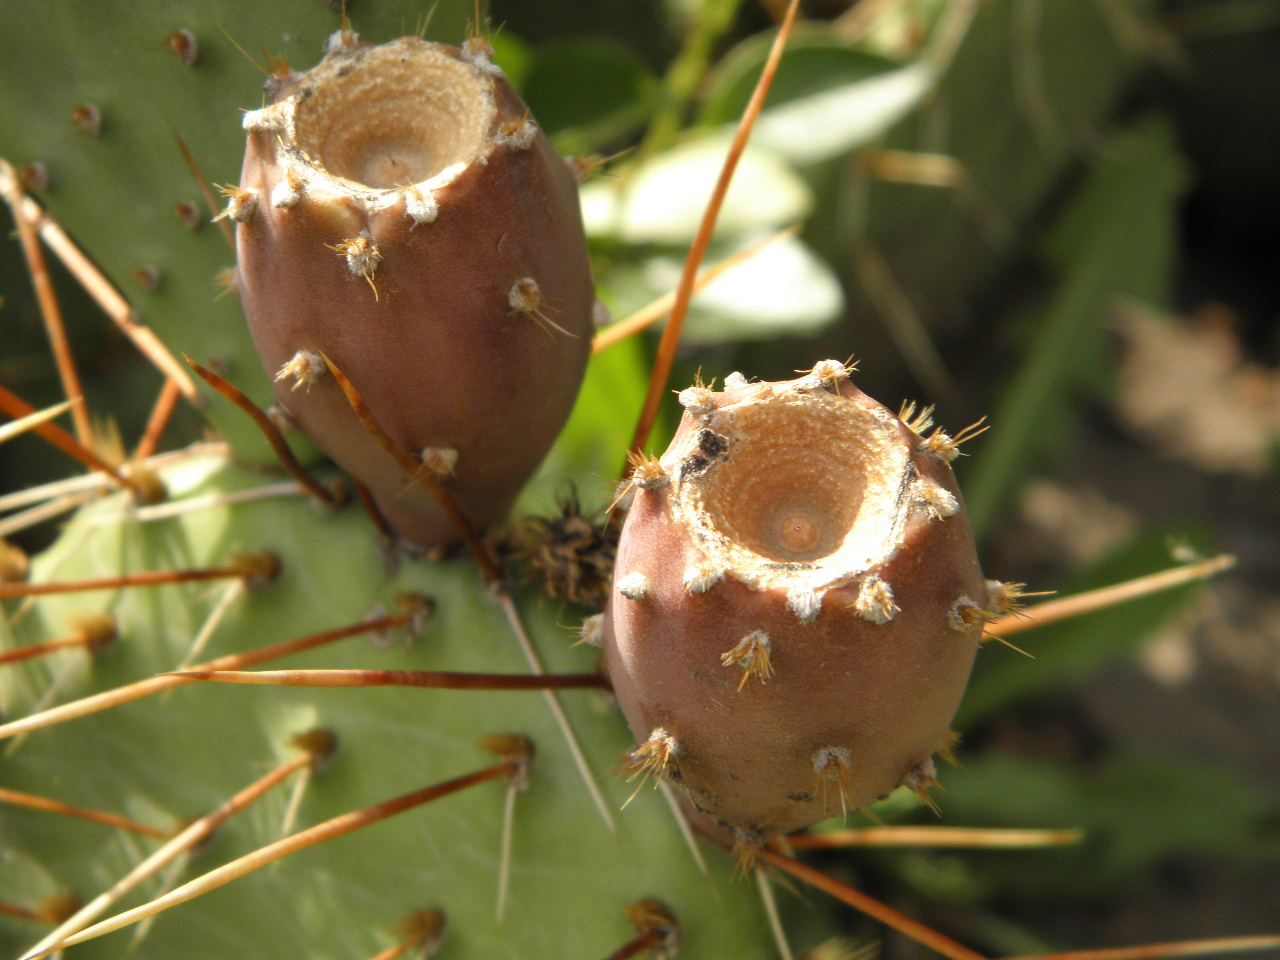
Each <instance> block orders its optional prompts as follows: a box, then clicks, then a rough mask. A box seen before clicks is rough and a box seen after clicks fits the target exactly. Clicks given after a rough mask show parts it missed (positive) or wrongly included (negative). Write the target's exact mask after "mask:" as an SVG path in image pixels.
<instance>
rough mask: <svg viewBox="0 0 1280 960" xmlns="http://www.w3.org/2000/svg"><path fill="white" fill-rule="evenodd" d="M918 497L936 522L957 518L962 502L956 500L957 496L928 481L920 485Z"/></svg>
mask: <svg viewBox="0 0 1280 960" xmlns="http://www.w3.org/2000/svg"><path fill="white" fill-rule="evenodd" d="M917 496H918V498H919V500H920V502H921V503H923V504H924V508H925V510H926V511H928V513H929V516H930V517H931V518H932V519H934V520H945V519H946V518H947V517H951V516H955V514H956V511H958V510H959V509H960V501H959V500H957V499H956V497H955V494H953V493H952V492H951V491H950V490H947V489H944V488H943V487H941V486H939V485H938V484H936V483H933V482H931V481H928V480H926V481H924V482H923V483H921V484H920V488H919V490H918V492H917Z"/></svg>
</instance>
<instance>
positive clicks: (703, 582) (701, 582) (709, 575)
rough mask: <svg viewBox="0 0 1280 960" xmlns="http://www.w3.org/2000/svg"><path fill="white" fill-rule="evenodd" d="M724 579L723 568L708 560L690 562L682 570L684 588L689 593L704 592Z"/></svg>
mask: <svg viewBox="0 0 1280 960" xmlns="http://www.w3.org/2000/svg"><path fill="white" fill-rule="evenodd" d="M723 579H724V569H723V568H722V567H720V566H717V565H716V564H714V563H712V562H711V561H709V560H702V561H700V562H698V563H695V564H691V565H690V566H688V567H686V568H685V571H684V588H685V590H687V591H688V592H689V593H706V592H707V591H708V590H710V589H711V588H712V587H714V586H715V585H716V584H717V583H719V582H720V581H721V580H723Z"/></svg>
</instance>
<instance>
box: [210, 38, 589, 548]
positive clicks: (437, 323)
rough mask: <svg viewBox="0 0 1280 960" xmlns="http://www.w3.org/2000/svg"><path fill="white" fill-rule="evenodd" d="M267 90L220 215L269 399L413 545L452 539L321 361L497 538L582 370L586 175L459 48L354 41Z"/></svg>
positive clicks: (334, 44) (482, 61) (501, 83)
mask: <svg viewBox="0 0 1280 960" xmlns="http://www.w3.org/2000/svg"><path fill="white" fill-rule="evenodd" d="M274 85H275V86H276V87H278V89H276V90H275V91H274V97H275V100H274V102H273V103H272V104H270V105H269V106H266V107H264V108H263V109H261V110H255V111H252V112H250V113H249V114H247V115H246V116H245V120H244V126H245V129H246V130H247V131H248V148H247V151H246V154H245V161H244V169H243V172H242V175H241V182H240V186H239V187H235V188H231V189H230V190H229V191H228V196H229V204H228V207H227V216H228V217H230V218H231V219H233V220H235V221H236V222H237V224H238V226H237V231H236V234H237V254H238V259H239V272H240V293H241V299H242V301H243V303H244V308H245V313H246V315H247V317H248V320H249V325H250V328H251V330H252V333H253V338H254V341H255V343H256V345H257V347H258V351H259V353H260V354H261V355H262V360H263V363H264V365H265V366H266V368H267V371H268V373H269V374H270V375H271V376H273V377H275V378H276V395H277V397H278V399H279V401H280V403H281V404H282V405H283V406H284V407H285V408H286V409H287V410H288V411H289V412H290V413H291V414H292V415H293V417H294V418H295V420H296V421H297V423H298V425H299V426H300V427H301V428H302V430H303V431H304V432H305V433H306V434H307V435H308V436H310V437H311V438H312V439H313V440H314V441H315V442H316V443H317V444H318V445H319V446H320V447H321V448H322V449H323V450H324V451H325V452H326V453H328V454H329V455H330V456H332V457H333V459H335V460H336V461H337V462H338V463H339V464H341V465H342V466H343V467H344V468H345V469H347V470H348V471H349V472H351V473H352V474H353V475H354V476H356V477H357V478H358V479H360V480H362V481H363V482H364V483H365V484H366V485H367V486H368V487H369V488H370V489H371V491H372V492H373V495H374V497H375V499H376V500H377V502H378V505H379V507H380V508H381V509H382V511H383V512H384V514H385V515H386V517H387V519H388V520H389V521H390V523H391V525H392V526H393V527H394V528H395V529H396V530H397V531H398V532H399V533H400V534H402V535H403V536H405V537H408V538H409V539H410V540H413V541H416V542H418V543H419V544H423V545H433V544H442V543H447V542H450V541H452V540H455V539H456V538H457V531H456V530H455V529H454V527H453V526H452V524H451V523H450V521H449V519H448V517H447V516H446V515H445V514H444V513H443V512H442V511H441V510H440V509H439V507H438V506H437V505H436V504H435V502H434V501H433V500H432V499H431V498H430V497H429V496H428V495H427V494H426V493H425V492H423V491H422V490H419V489H417V488H416V487H414V485H413V482H412V478H411V477H410V476H408V475H406V474H405V472H404V471H403V470H401V469H400V468H399V467H398V466H397V465H396V464H395V462H394V461H393V460H392V459H391V458H390V457H389V456H388V455H387V454H386V453H384V452H383V450H382V449H381V448H380V447H379V446H378V444H377V443H376V442H375V440H374V439H373V438H372V437H370V436H369V435H368V434H367V433H366V431H365V429H364V427H363V426H362V424H361V423H360V421H359V420H358V419H357V417H356V416H355V415H354V414H353V413H352V411H351V410H350V408H349V407H348V403H347V400H346V399H345V398H344V396H343V393H342V391H341V390H340V389H339V387H338V385H337V384H336V383H335V382H334V380H333V378H332V377H329V376H327V375H326V366H325V364H324V362H323V360H322V357H321V355H322V354H323V355H325V356H328V357H329V358H331V359H332V360H333V361H334V363H335V364H336V365H337V366H338V368H339V369H341V370H342V371H343V372H344V373H345V374H346V375H347V376H348V377H349V378H350V379H351V381H352V382H353V383H354V384H355V386H356V388H357V389H358V390H359V391H360V392H361V394H362V395H363V397H364V399H365V400H366V402H367V403H368V405H369V407H370V409H371V411H372V413H373V415H374V417H375V418H376V419H377V420H378V422H379V423H380V424H381V425H382V426H383V427H384V428H385V429H386V430H387V432H388V433H389V434H390V435H391V436H392V438H393V439H394V440H395V441H396V442H397V443H398V444H400V445H401V446H402V447H404V448H405V449H406V450H409V451H411V452H412V453H413V454H414V455H415V456H423V457H424V469H429V470H431V471H432V472H434V473H437V474H442V475H443V474H447V475H448V476H449V477H450V479H449V480H448V485H449V486H450V487H451V488H452V490H453V492H454V495H455V497H456V498H457V500H458V502H459V504H460V506H461V508H462V510H463V512H464V513H465V514H466V515H467V517H468V519H469V520H470V521H471V523H472V524H474V525H475V526H476V527H480V528H483V527H486V526H488V525H489V524H491V523H492V522H494V521H495V520H498V519H500V518H501V517H502V516H503V515H504V514H505V513H506V510H507V508H508V507H509V506H510V504H511V501H512V500H513V499H514V497H515V495H516V493H517V491H518V490H519V488H520V487H521V485H522V484H523V483H524V480H525V479H526V478H527V477H528V475H529V474H530V473H532V471H533V470H534V468H535V467H536V466H537V464H538V463H539V462H540V461H541V459H542V457H543V455H544V454H545V453H546V451H547V449H548V448H549V447H550V445H551V443H552V441H553V440H554V439H555V437H556V435H557V433H558V432H559V430H560V428H561V426H562V425H563V423H564V420H565V419H566V418H567V416H568V414H569V410H570V408H571V407H572V405H573V401H574V398H575V396H576V394H577V390H578V386H579V384H580V382H581V379H582V375H583V371H584V369H585V365H586V360H587V355H588V351H589V348H590V340H591V337H590V333H591V330H592V320H591V317H592V309H593V306H594V303H595V297H594V288H593V285H592V280H591V275H590V271H589V266H588V262H587V251H586V243H585V240H584V238H583V232H582V224H581V217H580V214H579V211H578V200H577V186H576V183H575V181H574V178H573V174H572V173H571V172H570V170H569V169H568V167H567V165H566V164H565V163H564V161H563V160H562V159H561V158H560V157H559V156H558V155H557V154H556V153H555V152H554V151H553V150H552V148H551V146H550V144H549V143H548V141H547V139H546V137H545V136H544V135H543V133H542V132H541V130H540V129H539V128H538V126H537V125H536V124H535V123H534V122H533V121H532V120H531V119H530V118H529V113H528V110H527V109H526V108H525V106H524V104H523V103H522V102H521V101H520V99H519V97H518V96H517V95H516V93H515V92H514V91H513V90H512V88H511V86H510V85H509V84H508V83H507V81H506V79H505V78H504V77H503V76H502V74H501V71H500V70H498V69H497V68H495V67H494V66H493V65H492V64H491V63H489V61H488V60H487V59H486V58H484V57H480V56H476V55H465V54H464V53H463V52H461V51H459V50H457V49H456V48H453V47H448V46H443V45H440V44H434V43H427V42H425V41H421V40H418V39H416V38H412V37H406V38H402V39H400V40H395V41H392V42H391V43H388V44H385V45H382V46H376V47H374V46H369V45H366V44H362V43H360V42H358V40H357V39H356V37H355V35H354V34H352V33H351V32H350V31H348V30H344V31H341V32H339V33H338V34H335V35H334V39H333V40H331V42H330V45H329V53H328V55H327V56H326V57H325V58H324V60H322V61H321V63H320V64H319V65H318V66H316V67H315V68H313V69H312V70H310V71H309V72H307V73H304V74H300V75H291V76H290V77H288V78H286V79H284V80H282V81H279V82H278V83H276V84H274ZM424 451H426V454H424ZM426 460H429V461H430V462H429V463H427V462H425V461H426ZM440 464H447V469H443V470H442V469H441V468H440V466H439V465H440Z"/></svg>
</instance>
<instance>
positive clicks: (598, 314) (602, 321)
mask: <svg viewBox="0 0 1280 960" xmlns="http://www.w3.org/2000/svg"><path fill="white" fill-rule="evenodd" d="M591 322H592V323H593V324H594V325H595V326H596V327H607V326H608V325H609V324H611V323H613V311H612V310H610V309H609V308H608V307H606V306H605V305H604V301H603V300H600V299H597V300H596V302H595V303H593V304H592V305H591Z"/></svg>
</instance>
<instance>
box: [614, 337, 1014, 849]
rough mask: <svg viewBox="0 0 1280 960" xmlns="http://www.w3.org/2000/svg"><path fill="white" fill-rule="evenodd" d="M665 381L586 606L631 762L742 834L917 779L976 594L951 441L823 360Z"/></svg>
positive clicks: (812, 818) (927, 781)
mask: <svg viewBox="0 0 1280 960" xmlns="http://www.w3.org/2000/svg"><path fill="white" fill-rule="evenodd" d="M680 400H681V402H682V403H683V404H684V407H685V413H684V417H683V419H682V420H681V423H680V427H679V430H678V431H677V433H676V436H675V438H674V439H673V440H672V442H671V445H670V447H668V449H667V451H666V453H665V454H664V455H663V456H662V457H661V458H660V459H654V460H648V461H646V462H640V463H639V464H638V465H637V467H636V469H635V472H634V474H633V477H632V480H631V484H632V489H631V492H629V493H628V496H630V497H631V498H632V501H631V505H630V510H629V514H628V517H627V521H626V525H625V527H624V528H623V532H622V539H621V543H620V544H619V548H618V560H617V568H616V571H615V577H614V583H613V591H612V594H611V596H610V599H609V604H608V608H607V609H606V611H605V613H604V614H603V615H602V616H603V622H602V623H601V624H600V634H601V639H602V642H603V646H604V650H605V657H606V661H607V664H608V671H609V676H610V678H611V680H612V682H613V686H614V690H615V691H616V693H617V696H618V700H619V702H620V704H621V705H622V709H623V710H624V711H625V713H626V715H627V719H628V721H629V722H630V725H631V729H632V732H633V733H634V734H635V737H636V742H637V743H638V744H639V746H638V747H636V748H635V749H634V750H633V751H632V752H631V755H630V764H631V766H632V768H633V770H635V771H636V772H638V773H652V774H655V775H657V776H661V777H663V778H665V779H666V780H668V781H669V782H671V783H673V784H676V785H678V786H679V787H680V788H682V793H683V797H684V800H685V801H686V807H687V809H688V812H689V814H690V816H691V818H692V819H693V822H694V824H695V826H697V827H698V828H699V829H700V831H701V832H702V833H703V834H704V835H707V836H708V837H710V838H712V839H714V840H717V841H719V842H721V843H723V844H725V845H734V846H738V847H739V848H741V849H745V850H747V851H749V850H750V849H751V848H753V847H756V846H758V845H759V844H760V843H762V842H763V841H764V840H765V839H767V838H768V837H770V836H774V835H778V834H783V833H787V832H790V831H793V830H798V829H800V828H803V827H805V826H808V825H810V824H812V823H815V822H817V821H819V820H823V819H826V818H828V817H830V816H833V815H838V814H840V813H841V811H842V810H853V809H856V808H859V807H863V806H865V805H867V804H869V803H873V802H874V801H876V800H877V799H880V798H882V797H884V796H886V795H887V794H888V793H890V792H891V791H892V790H894V789H895V788H897V787H899V786H904V785H905V786H907V787H910V788H912V789H914V790H916V791H917V793H919V794H921V795H922V796H925V797H927V794H925V793H924V791H925V790H927V788H928V787H929V786H930V785H931V784H932V783H933V778H934V765H933V757H934V754H935V753H936V752H938V751H943V752H944V753H945V751H946V749H947V747H948V745H949V740H950V736H951V735H950V733H949V725H950V722H951V719H952V717H953V715H954V714H955V711H956V708H957V706H958V705H959V703H960V698H961V695H962V693H963V692H964V688H965V684H966V682H967V680H968V677H969V671H970V668H971V666H972V664H973V659H974V654H975V653H976V651H977V649H978V643H979V640H980V637H981V632H982V623H983V621H984V619H986V618H987V617H988V608H989V607H991V606H992V604H993V601H992V600H991V599H990V598H989V597H988V585H987V583H986V581H985V580H984V579H983V576H982V572H981V570H980V569H979V566H978V559H977V555H976V552H975V549H974V542H973V535H972V532H971V531H970V528H969V522H968V519H967V517H966V515H965V510H964V505H963V502H962V500H961V498H960V493H959V490H958V489H957V487H956V482H955V478H954V477H953V476H952V472H951V468H950V466H949V461H950V460H951V459H953V458H954V457H955V455H956V447H955V442H954V441H953V440H952V439H951V438H949V437H947V436H946V435H945V434H942V433H941V432H935V433H933V434H930V435H929V436H928V437H926V436H922V433H923V432H924V431H925V430H926V429H927V426H926V424H925V421H924V420H915V421H913V423H912V426H914V427H915V429H912V426H908V424H906V423H904V422H903V421H902V420H900V419H899V418H898V417H896V416H894V415H893V414H892V413H891V412H890V411H889V410H887V409H886V408H885V407H883V406H881V405H880V404H879V403H877V402H876V401H874V400H872V399H871V398H870V397H868V396H867V395H866V394H864V393H862V391H860V390H858V388H857V387H855V386H853V384H851V383H850V382H849V380H848V369H847V368H846V367H845V366H844V365H842V364H840V363H838V362H835V361H824V362H822V363H820V364H818V365H817V366H816V367H815V368H814V369H813V371H812V372H811V373H809V374H808V375H806V376H803V377H801V378H799V379H796V380H791V381H787V382H778V383H749V382H747V381H746V380H745V379H744V378H743V377H742V376H740V375H738V374H733V375H731V376H730V377H729V378H728V380H727V382H726V384H725V389H724V390H723V391H722V392H713V391H712V390H710V389H707V388H704V387H701V386H695V387H691V388H689V389H687V390H685V391H683V392H682V393H681V394H680ZM925 419H927V418H925ZM917 431H920V432H917Z"/></svg>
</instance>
